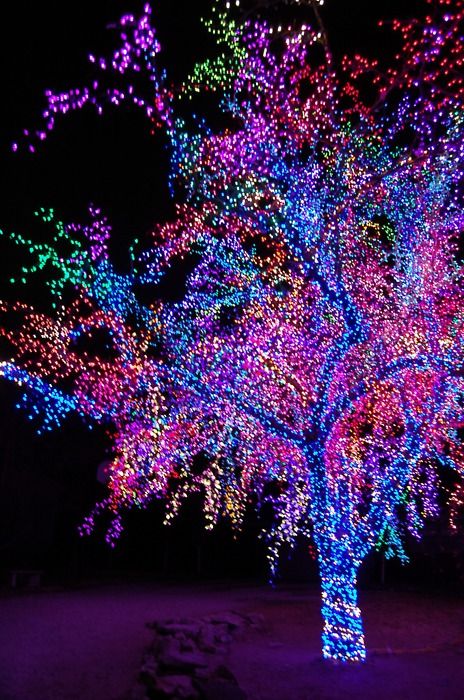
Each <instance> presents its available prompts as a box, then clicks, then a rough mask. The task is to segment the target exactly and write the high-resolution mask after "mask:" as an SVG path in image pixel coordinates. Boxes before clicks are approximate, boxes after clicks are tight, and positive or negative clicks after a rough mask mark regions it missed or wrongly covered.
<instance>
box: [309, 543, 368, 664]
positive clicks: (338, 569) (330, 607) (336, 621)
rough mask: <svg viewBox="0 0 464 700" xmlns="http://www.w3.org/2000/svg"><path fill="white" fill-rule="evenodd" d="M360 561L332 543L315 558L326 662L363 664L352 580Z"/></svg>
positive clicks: (355, 597) (359, 616) (364, 650)
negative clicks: (320, 599)
mask: <svg viewBox="0 0 464 700" xmlns="http://www.w3.org/2000/svg"><path fill="white" fill-rule="evenodd" d="M359 565H360V561H359V560H356V559H355V558H354V556H353V554H352V553H351V552H350V550H349V547H348V546H347V543H346V542H343V541H342V540H340V541H338V542H334V541H332V542H331V543H330V545H329V546H328V547H323V548H322V549H321V550H320V554H319V566H320V574H321V581H322V617H323V620H324V630H323V632H322V653H323V655H324V658H326V659H334V660H337V661H364V660H365V658H366V647H365V644H364V632H363V623H362V618H361V610H360V609H359V607H358V604H357V602H358V592H357V589H356V583H357V582H356V578H357V573H358V568H359Z"/></svg>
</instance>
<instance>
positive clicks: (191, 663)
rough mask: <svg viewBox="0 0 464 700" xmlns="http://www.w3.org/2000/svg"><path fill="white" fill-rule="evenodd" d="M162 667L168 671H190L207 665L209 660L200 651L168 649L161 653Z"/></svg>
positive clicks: (160, 662) (160, 661)
mask: <svg viewBox="0 0 464 700" xmlns="http://www.w3.org/2000/svg"><path fill="white" fill-rule="evenodd" d="M158 661H159V664H160V667H161V668H162V669H163V670H164V671H166V670H168V671H170V670H173V671H183V672H185V673H189V672H190V671H193V670H194V669H195V668H198V667H202V666H207V665H208V664H207V661H206V660H205V657H204V655H203V654H202V653H200V652H195V651H186V652H183V651H181V649H179V650H175V649H172V650H168V651H166V652H164V653H163V654H161V655H160V657H159V659H158Z"/></svg>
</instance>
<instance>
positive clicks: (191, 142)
mask: <svg viewBox="0 0 464 700" xmlns="http://www.w3.org/2000/svg"><path fill="white" fill-rule="evenodd" d="M308 4H309V5H313V6H315V5H322V4H323V1H322V0H320V1H319V2H317V3H311V2H308ZM435 4H436V5H437V6H438V7H439V8H440V10H441V14H440V13H436V14H434V16H433V17H432V15H430V16H426V17H425V19H424V20H423V21H418V20H413V21H407V22H398V21H395V22H394V23H393V28H394V30H395V31H397V32H398V33H399V35H400V37H401V40H402V49H401V52H400V53H399V54H398V56H397V57H396V58H395V60H394V62H393V64H392V65H391V66H390V67H389V68H388V69H387V70H386V71H383V70H381V69H380V67H379V65H378V63H377V62H375V61H373V60H370V59H369V60H368V59H366V58H363V57H361V56H358V55H355V56H351V57H346V58H345V59H344V60H343V63H342V65H341V66H338V67H334V65H333V59H332V57H331V56H330V52H329V51H328V49H327V48H326V41H325V38H324V36H323V32H322V31H321V27H320V25H319V23H318V22H315V26H314V27H312V26H311V25H310V24H309V23H308V22H306V23H305V24H304V25H303V26H300V27H292V26H290V27H284V26H283V25H281V26H275V27H272V26H270V25H269V24H268V23H267V22H265V21H264V20H262V19H259V18H258V19H254V20H251V19H247V20H246V21H245V23H244V24H243V26H242V25H241V23H240V16H241V14H240V13H241V10H240V8H239V2H236V3H235V6H233V3H230V5H231V7H230V8H229V9H227V7H226V9H221V6H220V5H219V4H216V5H215V20H214V21H213V22H207V26H208V27H209V29H210V31H211V32H212V34H213V36H214V37H215V38H216V40H217V42H218V47H219V50H220V53H219V54H218V56H217V57H216V58H215V59H214V60H207V61H205V62H203V63H202V64H199V65H197V66H196V67H195V69H194V70H193V72H192V75H191V76H190V78H189V79H188V80H186V81H185V83H184V84H182V85H181V86H176V85H172V84H169V83H168V80H167V77H166V75H165V73H164V71H163V70H161V69H160V67H159V65H158V60H159V54H160V51H161V47H160V45H159V42H158V40H157V38H156V32H155V29H154V28H153V26H152V24H151V10H150V8H149V7H148V6H146V7H145V8H144V11H143V13H142V15H141V16H140V17H138V18H137V17H134V16H132V15H126V16H124V17H123V18H122V19H121V21H120V32H121V47H120V48H119V49H118V50H117V51H115V52H114V53H113V55H112V57H111V58H110V59H99V58H96V57H95V56H94V55H91V56H90V57H89V58H90V61H91V63H92V64H94V66H95V68H96V69H100V70H101V71H104V72H108V73H109V72H111V71H113V72H115V73H117V74H119V75H120V76H123V77H124V79H125V80H126V81H127V85H126V86H125V88H124V89H122V88H118V89H116V88H114V87H113V88H109V89H107V88H105V87H104V79H102V83H101V82H100V81H98V80H95V81H94V82H93V83H92V85H91V86H89V87H85V88H81V89H79V90H69V91H68V92H63V93H53V92H51V91H49V92H47V93H46V96H47V101H48V105H47V109H46V110H45V113H44V120H45V126H44V127H41V128H39V129H38V130H37V131H35V132H34V133H25V139H26V144H27V145H28V146H32V147H34V144H36V143H37V142H39V141H43V140H44V139H45V138H46V136H47V134H48V132H49V131H50V130H51V129H52V128H53V127H54V125H55V120H56V119H57V118H58V117H59V116H61V115H64V114H67V113H69V112H70V111H72V110H75V109H80V108H83V107H86V106H88V105H92V106H93V107H95V108H96V109H97V112H98V113H101V112H102V111H103V109H104V107H105V106H106V105H107V104H113V105H115V106H120V105H122V104H124V103H129V104H132V105H135V106H136V107H137V108H139V109H142V111H143V112H144V113H145V114H146V116H147V117H148V119H149V120H150V123H151V126H152V128H153V129H157V128H159V129H164V130H165V132H166V134H167V136H168V137H169V140H170V144H171V154H172V155H171V176H170V182H171V187H172V189H173V191H176V192H183V193H184V201H183V203H180V204H178V205H177V214H176V218H175V220H173V221H171V222H169V223H167V224H164V225H159V226H156V228H155V229H154V232H153V237H152V242H151V245H150V246H148V247H147V248H146V249H145V250H142V252H141V253H140V254H138V255H136V254H135V252H134V250H135V244H134V246H133V247H132V248H131V251H130V256H131V263H132V269H131V272H130V273H128V274H119V273H117V272H116V271H115V269H114V267H113V265H112V263H111V259H110V256H109V252H108V247H107V242H108V238H109V235H110V229H109V226H108V223H107V221H106V219H105V217H104V216H103V215H102V213H101V212H100V211H99V210H98V209H96V208H95V207H93V208H91V210H90V221H89V222H88V223H87V224H86V225H70V224H64V223H62V222H61V221H60V220H59V219H57V217H56V215H55V213H54V212H53V211H41V212H39V215H40V216H41V217H42V218H43V220H44V221H45V223H46V224H47V225H48V226H51V227H52V228H53V235H52V239H51V242H50V243H47V244H37V243H35V242H33V241H32V240H29V239H26V238H25V237H23V236H20V235H11V239H12V240H13V241H14V242H15V243H17V244H18V245H21V246H25V247H27V248H28V249H29V251H30V253H31V255H32V257H33V264H32V265H31V267H30V268H23V270H22V271H21V273H20V274H19V275H15V276H14V278H13V280H16V279H18V280H23V281H26V280H27V278H28V277H29V275H30V274H31V273H35V272H38V271H41V270H45V271H49V272H50V279H49V282H48V285H49V289H50V292H51V297H52V311H51V312H50V315H45V314H40V313H38V312H37V311H35V310H34V309H33V308H30V307H29V306H27V305H25V304H21V303H17V304H13V305H10V304H7V303H2V304H1V307H0V311H1V312H2V313H5V317H4V318H5V321H4V322H3V323H2V325H1V329H2V331H1V332H2V335H3V336H4V337H5V338H6V339H7V340H8V341H9V342H10V344H11V346H12V348H13V350H12V353H13V355H12V357H11V358H8V359H7V360H5V361H4V362H2V363H1V364H0V374H1V375H2V376H4V377H6V378H7V379H10V380H12V381H14V382H16V383H17V384H19V385H20V386H22V387H24V389H25V391H26V398H25V402H26V405H27V407H28V410H29V415H30V416H31V417H35V416H36V415H38V414H39V413H40V414H41V415H42V416H43V417H44V418H43V426H44V428H46V429H50V428H51V427H53V426H54V425H57V424H60V423H61V421H62V420H63V419H64V418H65V417H66V416H67V415H68V413H69V412H71V411H73V412H77V413H78V414H80V415H81V416H82V417H83V418H85V419H86V420H88V421H89V422H90V423H92V422H95V421H96V422H102V423H104V424H106V425H107V426H108V431H109V434H110V435H111V437H112V440H113V445H114V457H113V459H112V461H111V464H110V465H109V468H108V477H109V482H108V488H109V495H108V497H107V499H105V501H103V502H102V503H99V504H98V505H97V506H96V508H95V511H94V512H93V513H92V514H90V516H89V517H88V518H87V519H86V520H85V523H84V525H83V531H84V532H90V531H91V529H92V527H93V523H94V519H95V517H96V516H97V515H98V514H99V513H100V512H101V511H102V510H103V509H109V510H110V512H111V513H112V514H113V522H112V525H111V527H110V529H109V531H108V535H107V539H108V541H109V542H111V543H112V542H113V541H114V539H115V538H117V536H118V534H119V533H120V531H121V527H122V521H121V515H122V513H123V511H124V510H125V509H126V508H129V507H132V506H137V507H146V506H147V505H148V504H149V503H150V501H151V500H152V499H153V498H164V499H166V501H167V513H166V522H170V521H171V520H172V518H173V517H174V516H175V514H176V513H177V511H178V509H179V507H180V505H181V503H182V502H183V500H184V499H185V498H186V497H187V496H188V495H189V494H191V493H193V492H198V493H201V494H203V496H204V512H205V522H206V526H207V527H212V526H213V525H214V524H215V522H216V521H217V519H218V517H220V516H227V517H229V518H230V520H231V522H232V523H233V525H234V526H235V527H240V524H241V522H242V520H243V516H244V513H245V510H246V508H247V506H248V504H249V502H250V494H253V495H254V499H255V502H256V504H257V508H258V510H260V509H261V507H262V506H263V505H264V504H270V506H271V507H272V510H273V514H274V517H273V522H272V525H271V526H270V527H269V528H268V529H266V530H265V532H264V537H265V538H266V540H267V542H268V548H269V561H270V565H271V569H272V570H273V571H275V568H276V565H277V561H278V556H279V551H280V548H281V546H282V545H283V544H284V543H289V544H293V543H294V542H295V539H296V537H297V535H299V534H303V535H308V536H309V535H311V536H312V537H313V539H314V542H315V545H316V547H317V552H318V559H319V564H320V572H321V581H322V598H323V605H322V614H323V618H324V631H323V654H324V656H325V657H327V658H331V659H336V660H343V661H347V660H352V661H360V660H363V659H364V658H365V654H366V651H365V642H364V635H363V627H362V619H361V613H360V610H359V607H358V605H357V592H356V578H357V572H358V569H359V566H360V565H361V563H362V561H363V560H364V559H365V557H366V556H367V554H368V553H369V552H370V551H372V549H373V548H375V547H384V548H385V550H386V552H387V555H388V556H394V555H398V556H400V557H401V558H403V559H404V558H405V557H406V554H405V552H404V549H403V545H402V540H403V535H404V533H405V532H406V531H410V532H411V533H413V535H415V536H419V535H420V530H421V527H422V526H423V524H424V522H425V519H426V518H428V517H433V516H434V515H436V514H437V511H438V497H439V488H440V486H439V483H440V476H441V473H442V470H443V469H451V470H452V471H453V473H454V475H455V481H456V488H455V489H453V490H452V492H451V494H450V503H451V507H452V514H453V517H454V520H456V518H457V514H458V513H459V512H460V509H462V506H463V498H464V497H463V495H462V494H463V486H462V483H463V482H462V477H463V469H464V451H463V447H462V443H461V442H460V440H459V436H458V429H459V428H461V427H462V426H463V425H464V408H463V407H464V378H463V373H462V358H463V350H464V347H463V338H464V304H463V302H464V290H463V266H462V263H461V261H460V258H459V246H458V242H457V241H458V237H459V235H460V234H462V226H463V221H464V215H463V211H462V163H463V156H464V146H463V143H464V140H463V138H462V136H463V118H464V109H463V97H464V79H463V74H462V66H463V51H462V39H461V28H462V22H463V19H464V15H463V3H462V1H461V0H438V2H437V3H435ZM237 8H238V9H237ZM279 35H282V36H284V37H285V42H284V44H283V45H281V44H278V41H277V40H278V39H279ZM321 42H323V44H324V47H325V48H326V50H325V51H324V52H322V55H321V49H320V43H321ZM140 73H145V74H146V75H148V77H149V81H148V82H149V85H150V92H148V93H147V94H145V93H144V92H143V90H142V88H141V87H140V81H138V80H135V77H136V76H137V75H138V74H140ZM366 81H368V82H369V84H370V85H371V86H372V87H373V89H374V90H375V96H373V95H372V90H371V89H370V90H368V91H367V90H366V89H365V84H366ZM211 91H212V92H214V93H216V94H217V95H218V100H219V101H220V104H221V108H222V110H223V113H224V114H226V115H227V116H228V123H231V120H230V118H231V117H232V122H233V124H234V126H228V127H226V126H224V128H223V129H222V130H219V133H218V130H217V129H216V130H215V131H213V130H212V129H210V128H209V127H208V125H207V124H206V123H205V121H202V120H199V119H197V120H196V123H197V127H196V130H193V127H188V126H187V124H186V121H185V120H184V119H182V118H181V117H180V116H178V114H179V111H180V110H179V107H180V103H182V102H184V101H186V100H189V99H190V100H191V99H193V98H195V99H198V97H200V98H201V96H202V95H205V94H208V93H210V92H211ZM19 145H20V142H19ZM14 148H15V150H16V149H17V148H19V146H18V145H17V144H15V146H14ZM19 150H20V149H19ZM137 247H138V244H137ZM188 255H194V256H196V257H195V259H196V260H197V264H196V266H194V267H193V269H192V270H191V272H190V273H189V274H188V277H187V281H186V289H185V294H184V296H183V298H182V299H180V300H178V301H168V300H164V301H162V300H160V299H153V303H152V304H142V303H141V302H140V301H139V300H138V289H139V288H140V286H143V285H153V284H159V283H160V282H162V280H163V279H164V278H165V275H166V274H167V271H168V270H169V269H170V267H172V266H173V265H175V264H176V263H178V262H179V261H180V260H183V259H185V258H186V256H188ZM72 290H73V294H74V298H73V299H72V301H68V299H69V294H70V292H71V291H72ZM11 312H14V314H16V316H17V317H18V318H20V319H21V323H20V324H16V325H15V326H14V328H13V329H11V328H9V327H8V325H7V319H8V317H9V315H11ZM91 341H94V342H95V346H94V350H93V351H92V349H91ZM95 348H96V350H95Z"/></svg>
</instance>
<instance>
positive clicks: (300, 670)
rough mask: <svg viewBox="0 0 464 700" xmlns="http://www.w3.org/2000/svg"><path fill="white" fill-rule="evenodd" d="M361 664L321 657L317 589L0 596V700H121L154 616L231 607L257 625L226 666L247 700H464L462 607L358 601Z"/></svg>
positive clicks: (150, 589) (433, 600) (85, 590)
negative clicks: (363, 648) (256, 619)
mask: <svg viewBox="0 0 464 700" xmlns="http://www.w3.org/2000/svg"><path fill="white" fill-rule="evenodd" d="M361 606H362V608H363V612H364V618H365V627H366V640H367V645H368V650H369V660H368V661H367V662H366V663H365V664H363V665H361V666H334V665H331V664H327V663H325V662H323V661H322V660H321V659H320V639H319V635H320V628H321V621H320V613H319V595H318V593H317V591H316V590H315V589H312V590H306V589H303V588H301V587H299V588H281V589H275V590H273V589H271V588H265V587H259V586H256V587H253V586H236V585H234V586H230V585H225V584H214V585H213V584H210V585H201V586H200V585H189V586H174V585H172V586H171V585H167V584H163V585H161V584H148V583H144V584H141V583H133V584H128V583H125V584H120V585H114V584H113V585H94V586H85V587H82V588H80V589H78V590H66V591H57V590H55V591H51V590H49V591H47V590H43V591H40V592H36V593H28V594H27V593H20V594H15V595H12V594H10V593H8V594H6V593H5V594H4V595H2V596H1V597H0V620H1V625H0V698H1V700H126V698H127V696H128V691H129V689H130V688H131V687H132V685H133V683H134V680H135V678H136V675H137V672H138V669H139V667H140V662H141V657H142V654H143V650H144V648H145V647H146V646H147V645H148V644H149V642H150V640H151V638H152V635H153V632H152V631H151V630H150V629H148V628H147V627H146V626H145V625H146V623H147V622H150V621H153V620H156V619H165V618H168V617H172V618H175V617H182V616H189V617H195V616H202V615H206V614H210V613H214V612H223V611H227V610H237V611H239V612H255V613H260V614H261V615H263V619H264V623H263V627H262V628H261V629H255V630H248V631H246V633H244V634H242V636H241V637H240V636H239V637H238V638H237V639H236V640H235V641H234V642H233V644H232V646H231V650H230V655H229V658H228V660H227V663H228V665H229V667H230V668H231V669H232V671H233V672H234V673H235V675H236V676H237V678H238V681H239V683H240V685H241V687H242V688H243V689H244V690H245V691H246V693H247V695H248V698H249V700H310V699H311V700H313V699H314V700H316V699H317V700H341V699H342V698H343V700H351V699H353V700H354V698H362V699H365V700H374V699H375V700H384V699H385V700H386V699H387V698H388V699H393V698H395V699H396V698H398V699H400V700H408V699H411V700H413V699H414V700H417V698H420V699H421V700H424V699H429V698H430V699H431V700H435V699H436V700H461V699H462V698H463V697H464V663H463V662H464V600H463V598H462V597H457V596H454V597H446V596H443V595H441V596H439V595H432V594H425V593H418V592H409V593H408V592H398V591H367V592H364V593H362V594H361Z"/></svg>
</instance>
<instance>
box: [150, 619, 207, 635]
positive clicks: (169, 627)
mask: <svg viewBox="0 0 464 700" xmlns="http://www.w3.org/2000/svg"><path fill="white" fill-rule="evenodd" d="M156 630H157V632H158V633H159V634H164V635H176V634H184V635H185V636H186V637H197V636H198V633H199V632H200V625H199V624H198V623H197V624H193V623H189V624H187V623H180V622H170V623H169V624H168V623H162V624H159V625H158V626H157V627H156Z"/></svg>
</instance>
